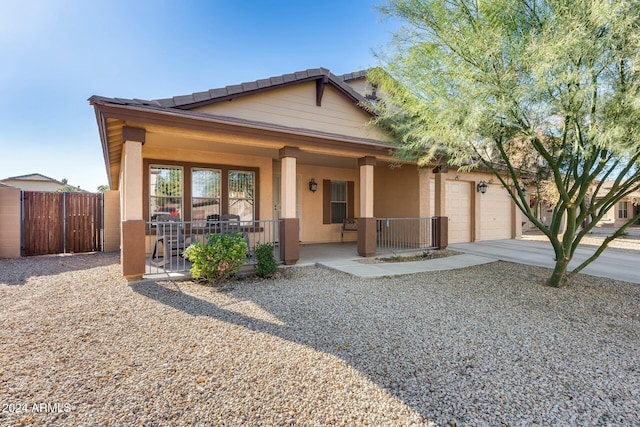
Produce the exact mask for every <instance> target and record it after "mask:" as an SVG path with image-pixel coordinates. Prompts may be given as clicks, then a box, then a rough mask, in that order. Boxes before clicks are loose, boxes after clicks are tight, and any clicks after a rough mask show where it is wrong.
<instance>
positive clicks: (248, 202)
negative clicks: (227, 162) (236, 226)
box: [228, 170, 255, 221]
mask: <svg viewBox="0 0 640 427" xmlns="http://www.w3.org/2000/svg"><path fill="white" fill-rule="evenodd" d="M254 190H255V188H254V173H253V172H245V171H236V170H232V171H229V191H228V193H229V213H230V214H233V215H239V216H240V221H253V213H254V212H253V202H254V192H255V191H254Z"/></svg>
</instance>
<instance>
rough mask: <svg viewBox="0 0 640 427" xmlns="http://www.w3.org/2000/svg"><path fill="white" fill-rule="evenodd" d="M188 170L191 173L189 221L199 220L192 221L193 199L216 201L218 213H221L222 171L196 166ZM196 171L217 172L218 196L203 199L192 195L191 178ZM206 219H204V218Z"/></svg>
mask: <svg viewBox="0 0 640 427" xmlns="http://www.w3.org/2000/svg"><path fill="white" fill-rule="evenodd" d="M189 170H190V171H191V206H190V209H191V221H200V220H194V219H193V206H194V198H198V199H209V200H212V199H213V200H217V201H218V211H220V212H222V170H221V169H218V168H201V167H198V166H192V167H190V168H189ZM197 171H207V172H218V174H219V176H218V180H219V189H218V191H219V192H218V195H217V196H216V197H204V196H194V195H193V193H194V191H193V178H194V172H197ZM219 215H222V214H221V213H219ZM204 219H206V218H204Z"/></svg>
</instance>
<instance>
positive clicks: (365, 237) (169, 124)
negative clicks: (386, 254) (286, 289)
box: [89, 68, 522, 278]
mask: <svg viewBox="0 0 640 427" xmlns="http://www.w3.org/2000/svg"><path fill="white" fill-rule="evenodd" d="M371 100H375V91H373V90H372V88H371V87H370V85H369V84H368V83H367V80H366V71H359V72H355V73H350V74H345V75H339V76H338V75H334V74H332V73H331V72H330V71H329V70H327V69H324V68H316V69H308V70H305V71H301V72H296V73H292V74H285V75H281V76H277V77H272V78H267V79H263V80H257V81H254V82H249V83H243V84H238V85H233V86H227V87H224V88H218V89H212V90H208V91H204V92H197V93H193V94H189V95H183V96H175V97H173V98H166V99H157V100H140V99H122V98H107V97H102V96H92V97H91V98H90V99H89V102H90V104H91V105H92V106H93V107H94V109H95V113H96V118H97V124H98V129H99V134H100V140H101V143H102V148H103V153H104V160H105V166H106V169H107V175H108V178H109V185H110V188H112V189H113V190H112V191H110V192H108V193H110V194H107V195H105V201H106V200H107V199H114V200H116V201H118V202H119V208H117V209H115V210H114V212H119V216H120V217H119V218H118V219H117V223H118V224H120V228H121V237H122V240H121V242H119V245H120V247H121V250H122V268H123V274H124V276H126V277H128V278H135V277H139V276H141V275H142V274H143V273H144V265H145V257H146V256H148V255H149V254H150V253H151V252H152V250H153V230H152V226H151V225H149V222H150V221H153V220H154V218H157V217H158V215H169V216H171V217H173V219H175V220H182V221H203V220H205V218H208V217H211V216H212V215H213V216H215V215H224V214H236V215H239V216H240V217H241V220H242V221H245V222H258V221H268V220H276V219H277V220H279V221H280V222H279V236H278V237H279V245H280V256H281V259H282V261H283V262H284V263H285V264H293V263H295V262H296V261H297V260H298V258H299V250H300V246H299V245H300V244H303V245H304V244H309V243H324V242H340V241H341V238H342V235H341V234H342V233H341V231H342V224H343V221H344V219H345V218H358V226H357V232H356V233H346V234H345V236H344V239H345V240H351V241H357V252H358V254H359V255H361V256H370V255H373V254H374V253H375V252H376V246H377V244H378V242H377V239H378V235H379V234H380V232H381V231H384V230H382V229H383V228H384V229H385V230H386V229H389V228H390V227H393V226H394V224H398V223H399V221H400V220H405V219H409V218H413V219H418V218H423V219H429V224H427V225H420V226H419V228H416V229H414V231H412V232H410V233H411V234H416V235H421V236H422V235H423V234H424V235H425V236H430V235H431V234H430V233H429V232H424V231H425V230H426V229H425V228H424V227H432V226H433V228H434V229H435V230H437V238H438V239H439V240H438V243H437V245H436V246H439V247H446V245H447V242H449V243H454V242H469V241H476V240H487V239H497V238H513V237H516V236H518V235H520V233H521V227H522V223H521V215H520V212H519V211H518V210H517V208H516V207H515V204H514V203H513V202H512V201H511V199H510V197H509V195H508V193H507V191H506V190H504V189H503V188H502V187H501V186H500V185H499V184H498V183H497V182H493V180H491V176H490V175H489V174H487V173H482V172H473V173H462V172H458V171H456V170H453V169H448V170H447V168H446V167H442V166H439V165H431V166H429V167H418V166H417V165H416V164H410V163H407V164H403V165H401V166H400V165H398V164H397V160H396V159H395V158H394V155H393V151H394V146H395V145H394V142H393V140H392V139H391V138H390V137H389V135H388V134H386V133H385V132H384V130H382V129H379V128H376V127H374V126H372V125H370V124H369V122H370V119H371V117H372V113H371V112H370V111H369V109H368V108H367V105H368V104H367V103H368V102H370V101H371ZM480 183H484V184H485V185H487V186H488V190H487V188H485V190H487V191H485V192H484V193H481V192H479V191H477V190H478V189H479V188H480V187H479V186H478V184H480ZM106 216H107V214H106V213H105V220H106ZM431 217H437V218H438V219H436V220H435V221H434V222H433V224H431ZM424 224H426V223H424ZM420 227H421V228H420ZM421 238H422V237H421ZM425 238H426V237H425Z"/></svg>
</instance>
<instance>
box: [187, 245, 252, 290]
mask: <svg viewBox="0 0 640 427" xmlns="http://www.w3.org/2000/svg"><path fill="white" fill-rule="evenodd" d="M206 238H207V243H205V244H203V243H200V242H196V243H194V244H192V245H191V246H189V247H188V248H187V249H186V250H185V251H184V257H185V258H186V259H188V260H189V261H191V263H192V264H191V275H192V276H193V277H194V278H195V279H204V280H206V281H208V282H210V283H214V284H218V283H220V282H222V281H224V280H226V279H227V278H229V277H230V276H231V275H233V274H235V273H236V272H237V271H238V270H240V267H242V266H243V264H244V262H245V258H246V254H247V243H246V242H245V240H244V237H243V235H242V233H234V234H208V235H207V236H206Z"/></svg>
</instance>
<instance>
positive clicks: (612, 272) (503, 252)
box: [448, 239, 640, 284]
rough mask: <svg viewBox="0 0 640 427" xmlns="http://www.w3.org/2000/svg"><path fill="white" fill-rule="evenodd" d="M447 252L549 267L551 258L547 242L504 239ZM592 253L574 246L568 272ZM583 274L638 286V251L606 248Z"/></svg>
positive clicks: (590, 250)
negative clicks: (574, 249) (574, 251)
mask: <svg viewBox="0 0 640 427" xmlns="http://www.w3.org/2000/svg"><path fill="white" fill-rule="evenodd" d="M448 248H449V249H453V250H456V251H460V252H465V253H469V254H474V255H480V256H484V257H488V258H493V259H499V260H503V261H511V262H517V263H520V264H529V265H537V266H540V267H549V268H553V266H554V264H555V262H554V258H555V255H554V253H553V248H552V246H551V244H550V243H549V242H540V241H530V240H520V239H508V240H489V241H482V242H475V243H456V244H453V245H449V247H448ZM594 252H595V248H594V247H589V246H581V247H578V249H577V250H576V253H575V255H574V257H573V259H572V260H571V263H570V264H569V269H570V270H571V269H573V268H575V267H577V266H578V265H580V263H581V262H582V261H584V260H586V259H587V258H588V257H589V256H591V255H592V254H593V253H594ZM582 272H583V273H585V274H591V275H593V276H598V277H606V278H611V279H616V280H624V281H626V282H632V283H638V284H640V251H630V250H621V249H613V248H607V249H606V250H605V251H604V252H603V253H602V254H601V255H600V256H599V257H598V259H596V260H595V261H594V262H592V263H591V264H590V265H589V266H587V267H586V268H585V269H584V270H582Z"/></svg>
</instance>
